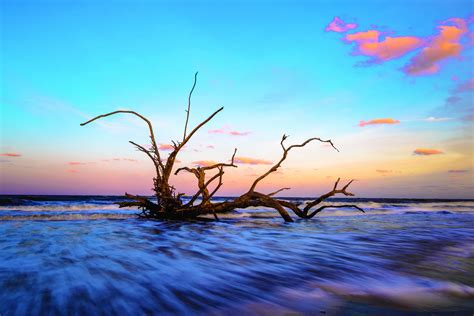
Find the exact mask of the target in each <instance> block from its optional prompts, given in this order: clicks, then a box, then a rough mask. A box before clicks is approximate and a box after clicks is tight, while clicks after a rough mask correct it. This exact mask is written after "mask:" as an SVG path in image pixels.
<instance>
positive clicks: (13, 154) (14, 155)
mask: <svg viewBox="0 0 474 316" xmlns="http://www.w3.org/2000/svg"><path fill="white" fill-rule="evenodd" d="M0 156H2V157H21V154H18V153H3V154H0Z"/></svg>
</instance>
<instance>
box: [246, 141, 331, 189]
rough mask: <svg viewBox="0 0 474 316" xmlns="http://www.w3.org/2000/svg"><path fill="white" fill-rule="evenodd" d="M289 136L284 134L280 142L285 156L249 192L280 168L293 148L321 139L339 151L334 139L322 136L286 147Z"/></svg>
mask: <svg viewBox="0 0 474 316" xmlns="http://www.w3.org/2000/svg"><path fill="white" fill-rule="evenodd" d="M287 138H288V136H287V135H285V134H283V136H282V138H281V142H280V145H281V147H282V148H283V156H282V158H281V159H280V161H278V162H277V163H276V164H275V165H274V166H273V167H271V168H270V169H269V170H268V171H267V172H266V173H264V174H263V175H261V176H260V177H258V178H257V179H256V180H255V181H254V182H253V183H252V186H251V187H250V189H249V191H248V192H253V191H254V190H255V187H256V186H257V184H258V183H259V182H260V181H261V180H263V179H264V178H265V177H267V176H268V175H269V174H270V173H272V172H275V171H277V170H278V168H280V166H281V164H282V162H283V161H285V159H286V157H287V156H288V152H289V151H290V150H291V149H293V148H298V147H304V146H306V145H307V144H308V143H310V142H312V141H315V140H317V141H320V142H322V143H329V144H330V145H331V146H332V147H333V148H334V149H335V150H337V151H339V150H338V149H337V148H336V147H335V146H334V144H333V143H332V141H331V140H330V139H329V140H322V139H321V138H318V137H313V138H310V139H307V140H306V141H304V142H303V143H301V144H297V145H291V146H290V147H288V148H285V145H284V144H283V143H284V141H285V140H286V139H287Z"/></svg>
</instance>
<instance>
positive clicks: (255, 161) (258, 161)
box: [234, 157, 272, 165]
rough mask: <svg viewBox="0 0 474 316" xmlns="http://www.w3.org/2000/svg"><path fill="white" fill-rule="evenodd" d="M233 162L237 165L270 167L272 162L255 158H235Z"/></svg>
mask: <svg viewBox="0 0 474 316" xmlns="http://www.w3.org/2000/svg"><path fill="white" fill-rule="evenodd" d="M234 162H235V163H239V164H248V165H271V164H272V162H271V161H268V160H263V159H256V158H250V157H235V159H234Z"/></svg>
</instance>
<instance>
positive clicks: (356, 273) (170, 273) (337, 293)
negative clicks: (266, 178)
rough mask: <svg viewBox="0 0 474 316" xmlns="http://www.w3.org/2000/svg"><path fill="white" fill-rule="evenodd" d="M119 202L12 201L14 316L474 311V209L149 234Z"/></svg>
mask: <svg viewBox="0 0 474 316" xmlns="http://www.w3.org/2000/svg"><path fill="white" fill-rule="evenodd" d="M115 199H117V198H113V197H81V198H77V197H75V198H72V197H71V198H70V199H67V198H56V199H52V198H49V199H48V198H46V197H44V198H41V197H37V198H31V199H24V200H22V199H19V198H18V197H4V198H3V199H2V201H1V202H2V204H3V206H0V314H1V315H2V316H6V315H37V314H68V315H69V314H81V315H82V314H88V315H89V314H118V315H126V314H129V315H138V314H147V313H148V314H215V315H229V314H233V315H235V314H250V315H251V314H256V315H257V314H276V315H279V314H285V313H291V312H297V313H303V314H321V313H326V314H329V315H331V314H341V313H342V314H344V313H349V314H354V313H359V314H367V313H369V314H377V315H382V314H385V315H392V314H407V313H410V312H414V313H427V314H430V313H433V312H447V313H455V314H459V313H461V314H462V313H465V314H466V315H471V314H472V311H474V202H473V201H414V200H396V201H395V200H359V201H358V203H360V205H361V206H362V207H364V208H366V210H367V213H366V214H365V215H364V214H363V215H360V214H358V213H355V212H353V211H352V210H336V211H332V212H331V211H329V212H325V213H324V214H321V215H323V216H320V217H319V218H317V219H313V220H309V221H304V220H299V221H297V222H295V223H291V224H286V223H283V222H282V220H281V218H279V217H278V214H276V212H274V211H271V210H265V209H250V210H248V209H247V210H242V211H239V212H236V213H233V214H230V215H228V216H224V217H223V219H222V220H221V221H219V222H215V221H196V222H188V223H180V222H154V221H143V220H139V219H137V218H136V217H135V216H134V215H133V214H134V212H135V211H134V210H120V209H118V208H116V207H115V206H114V205H113V204H112V202H114V201H115ZM302 201H303V200H302ZM336 202H337V201H336Z"/></svg>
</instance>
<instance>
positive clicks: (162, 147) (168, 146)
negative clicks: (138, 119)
mask: <svg viewBox="0 0 474 316" xmlns="http://www.w3.org/2000/svg"><path fill="white" fill-rule="evenodd" d="M158 149H159V150H163V151H171V150H174V147H173V145H171V144H160V145H159V146H158Z"/></svg>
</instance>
